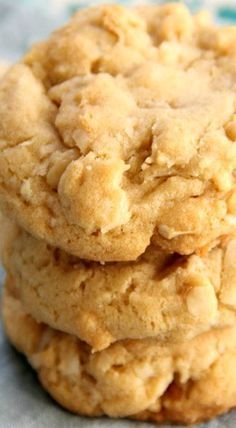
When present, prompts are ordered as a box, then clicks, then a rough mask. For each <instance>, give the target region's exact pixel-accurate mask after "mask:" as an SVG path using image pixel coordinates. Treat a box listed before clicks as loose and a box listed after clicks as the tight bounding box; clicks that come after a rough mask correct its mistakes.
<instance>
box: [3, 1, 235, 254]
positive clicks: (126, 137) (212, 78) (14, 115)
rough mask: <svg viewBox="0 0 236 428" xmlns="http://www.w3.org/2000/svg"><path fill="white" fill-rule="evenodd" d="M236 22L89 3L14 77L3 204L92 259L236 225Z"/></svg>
mask: <svg viewBox="0 0 236 428" xmlns="http://www.w3.org/2000/svg"><path fill="white" fill-rule="evenodd" d="M235 45H236V29H235V28H217V27H214V26H213V25H212V24H211V23H209V22H208V21H207V20H206V19H205V18H204V17H203V16H202V15H199V16H195V17H192V16H191V15H190V14H189V12H188V10H187V9H186V8H185V7H184V6H183V5H177V4H176V5H165V6H146V7H144V8H140V9H139V8H137V9H136V10H129V9H126V8H123V7H121V6H115V5H110V6H109V5H108V6H101V7H95V8H90V9H87V10H84V11H82V12H79V13H78V14H76V15H75V16H74V17H73V18H72V20H71V21H70V22H69V24H68V25H67V26H65V27H64V28H62V29H60V30H58V31H56V32H55V33H53V34H52V36H51V37H50V38H49V39H48V40H46V41H45V42H42V43H40V44H39V45H36V46H35V47H33V48H32V50H31V51H30V52H29V53H28V54H27V55H26V56H25V57H24V58H23V60H22V63H20V64H17V65H15V66H13V67H12V68H11V69H10V70H9V71H8V73H7V74H6V76H5V77H4V79H3V81H2V82H1V84H0V205H1V208H2V209H3V210H4V211H5V213H6V214H7V215H9V216H11V217H13V218H14V219H15V220H17V222H19V223H20V224H21V226H22V227H24V228H25V229H27V230H28V231H29V232H30V233H32V234H33V235H35V236H36V237H38V238H42V239H44V240H46V241H47V242H48V243H50V244H52V245H54V246H59V247H60V248H62V249H64V250H65V251H67V252H69V253H71V254H73V255H76V256H78V257H80V258H85V259H86V258H87V259H91V260H96V261H126V260H135V259H136V258H137V257H138V256H139V255H140V254H142V253H143V252H144V251H145V249H146V248H147V247H148V246H149V244H150V242H152V244H153V245H157V246H161V247H162V248H163V249H166V250H167V251H168V252H175V251H176V252H178V253H181V254H190V253H192V252H194V251H195V250H197V249H198V248H201V247H203V246H204V245H207V244H208V243H209V242H211V241H213V240H214V239H216V238H218V237H220V236H222V235H224V234H228V233H232V231H234V230H235V226H236V216H235V213H236V202H235V201H236V196H235V176H234V169H235V166H236V145H235V141H236V113H235V108H236V95H235V89H236V69H235V55H236V50H235Z"/></svg>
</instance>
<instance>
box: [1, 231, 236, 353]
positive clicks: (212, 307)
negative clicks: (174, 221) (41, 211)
mask: <svg viewBox="0 0 236 428" xmlns="http://www.w3.org/2000/svg"><path fill="white" fill-rule="evenodd" d="M2 230H3V235H5V237H6V239H5V243H4V250H3V259H4V264H5V267H6V269H7V271H8V274H9V275H10V276H11V278H12V280H14V281H15V284H16V286H17V287H18V288H19V292H20V297H21V300H22V302H23V305H24V308H25V310H26V311H28V312H29V313H30V314H31V315H32V316H34V317H35V318H36V319H37V321H39V322H44V323H46V324H49V325H50V326H51V327H53V328H56V329H58V330H62V331H64V332H67V333H70V334H74V335H76V336H78V337H79V338H80V339H81V340H84V341H85V342H87V343H88V344H89V345H90V346H91V347H92V348H93V349H94V350H95V351H97V350H102V349H104V348H106V347H108V346H109V345H110V344H111V343H112V342H115V341H117V340H123V339H131V338H132V339H142V338H147V337H158V338H159V340H166V341H175V342H176V341H183V340H189V339H191V338H192V337H194V336H195V335H197V334H199V333H201V332H204V331H207V330H208V329H210V328H212V327H213V326H216V327H219V326H226V325H231V324H232V323H235V321H236V285H235V284H236V266H235V257H236V239H230V240H229V239H228V240H225V241H224V242H223V243H221V245H218V246H215V247H214V248H213V249H210V250H209V251H208V252H206V253H205V254H203V255H191V256H189V257H183V256H178V255H168V254H166V253H164V252H163V251H162V250H160V251H159V250H157V249H154V248H152V247H149V248H148V250H147V251H146V253H145V254H144V255H142V256H141V257H140V258H139V259H138V260H137V261H135V262H123V263H122V262H119V263H110V264H106V265H101V264H99V263H95V262H86V261H81V260H79V259H78V258H76V257H73V256H70V255H67V254H66V253H65V252H63V251H61V250H59V249H56V248H53V247H51V246H49V245H48V244H46V243H45V242H42V241H38V240H36V239H35V238H33V237H31V236H30V235H29V234H27V233H26V232H24V231H23V230H21V229H19V228H17V227H15V226H14V225H13V224H11V223H10V224H8V227H7V226H6V225H3V226H2ZM3 241H4V240H3Z"/></svg>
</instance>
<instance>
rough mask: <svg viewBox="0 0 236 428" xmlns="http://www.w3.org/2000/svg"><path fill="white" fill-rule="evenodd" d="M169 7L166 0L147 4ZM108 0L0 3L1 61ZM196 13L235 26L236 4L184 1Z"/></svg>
mask: <svg viewBox="0 0 236 428" xmlns="http://www.w3.org/2000/svg"><path fill="white" fill-rule="evenodd" d="M147 1H149V2H152V3H166V2H167V0H146V2H147ZM108 2H112V1H109V0H104V1H99V0H93V1H89V0H87V1H86V0H0V60H6V61H9V62H12V61H14V60H17V59H18V58H19V57H20V56H21V55H22V53H24V52H25V51H26V50H27V48H28V47H29V45H31V44H32V43H33V42H35V41H37V40H40V39H42V38H44V37H46V36H47V35H48V34H49V33H50V32H51V31H52V30H53V29H54V28H56V27H58V26H59V25H61V24H62V23H63V22H65V21H66V20H67V19H68V17H70V16H71V15H72V14H73V13H75V11H76V10H78V9H80V8H82V7H85V6H88V5H95V4H98V3H108ZM183 2H184V3H186V4H187V5H188V6H189V8H190V9H191V10H192V11H193V12H195V11H197V10H199V9H204V8H205V9H208V10H209V11H210V12H211V13H212V14H213V16H214V19H215V20H217V21H218V22H221V23H226V24H232V23H236V0H185V1H183ZM118 3H121V4H126V5H127V4H128V5H132V4H140V3H145V0H136V1H135V0H118Z"/></svg>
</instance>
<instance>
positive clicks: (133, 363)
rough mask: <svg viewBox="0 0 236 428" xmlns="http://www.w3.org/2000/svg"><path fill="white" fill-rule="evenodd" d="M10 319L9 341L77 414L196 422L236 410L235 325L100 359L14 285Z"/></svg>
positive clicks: (117, 350)
mask: <svg viewBox="0 0 236 428" xmlns="http://www.w3.org/2000/svg"><path fill="white" fill-rule="evenodd" d="M3 318H4V323H5V327H6V332H7V335H8V337H9V339H10V340H11V342H12V344H13V345H14V346H15V347H16V348H17V349H18V350H19V351H21V352H22V353H23V354H25V355H26V357H27V359H28V360H29V362H30V364H31V365H32V366H33V367H34V368H35V370H36V371H37V373H38V376H39V379H40V381H41V383H42V384H43V386H44V387H45V389H46V390H47V391H48V392H49V393H50V394H51V395H52V397H54V398H55V399H56V400H57V401H58V402H59V403H60V404H61V405H62V406H64V407H65V408H67V409H69V410H71V411H72V412H75V413H79V414H84V415H88V416H100V415H103V414H105V415H109V416H111V417H131V418H136V419H143V420H152V421H155V422H163V421H167V420H168V421H175V422H184V423H194V422H197V421H202V420H207V419H208V418H211V417H213V416H215V415H218V414H220V413H222V412H225V411H227V410H228V409H229V408H231V407H233V406H235V404H236V370H235V360H236V329H235V327H233V328H226V329H212V331H211V332H208V333H205V334H203V335H200V336H198V337H197V338H195V339H194V340H192V341H190V342H188V343H183V344H179V345H162V344H160V343H159V342H157V341H155V340H136V341H135V340H127V341H123V342H122V341H121V342H117V343H116V344H114V345H112V346H110V347H109V348H108V349H106V350H104V351H102V352H97V353H95V354H93V353H91V352H90V349H89V347H88V346H87V345H85V344H84V343H83V342H81V341H79V340H78V339H76V337H75V336H72V335H68V334H65V333H60V332H58V331H56V330H53V329H52V328H50V327H47V326H46V325H44V324H38V323H37V322H36V321H35V320H34V319H33V318H32V317H31V316H30V315H27V314H26V312H25V311H24V309H23V307H22V305H21V302H20V300H19V298H18V297H17V292H16V290H15V289H14V286H13V287H12V285H11V283H8V287H7V288H6V289H5V294H4V300H3ZM203 350H204V352H203Z"/></svg>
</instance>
